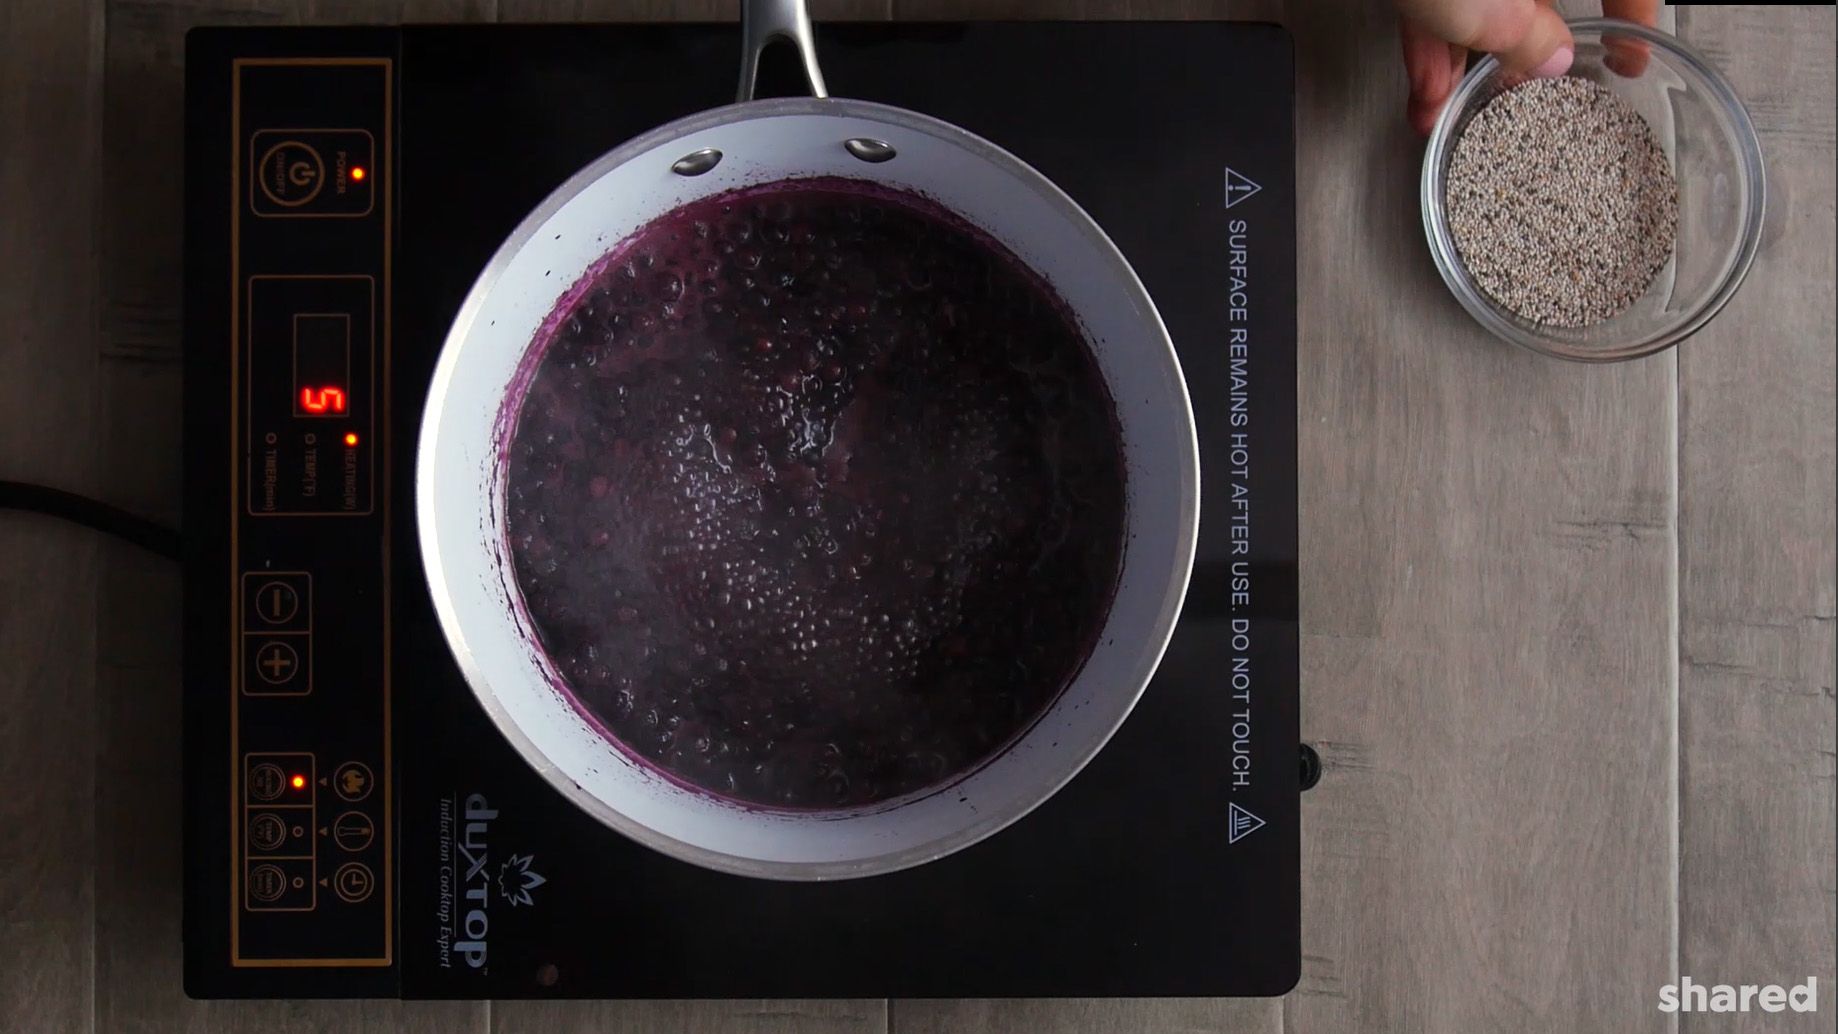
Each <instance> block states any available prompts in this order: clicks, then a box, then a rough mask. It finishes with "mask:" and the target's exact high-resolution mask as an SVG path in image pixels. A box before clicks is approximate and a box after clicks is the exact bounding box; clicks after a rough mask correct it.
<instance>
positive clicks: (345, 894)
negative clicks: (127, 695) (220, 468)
mask: <svg viewBox="0 0 1838 1034" xmlns="http://www.w3.org/2000/svg"><path fill="white" fill-rule="evenodd" d="M393 71H394V62H393V60H392V59H390V58H387V57H327V58H313V57H298V56H295V57H284V58H282V57H276V58H261V57H243V58H238V59H236V60H234V61H232V62H231V64H230V74H231V82H230V97H231V105H230V113H229V114H230V118H229V125H228V126H227V132H226V133H225V136H224V139H223V141H222V143H223V147H224V153H227V154H230V155H232V156H233V157H232V159H231V162H230V166H229V168H228V169H227V170H225V171H226V173H227V176H226V177H225V178H224V182H225V183H226V184H227V195H228V196H226V197H225V198H224V199H223V200H224V202H225V203H226V204H228V205H229V206H230V215H229V219H228V230H229V233H228V239H227V240H225V241H223V247H224V248H226V249H227V251H228V253H229V267H230V268H229V270H228V273H229V276H228V278H227V280H226V282H224V283H223V284H222V287H221V289H222V290H223V291H225V292H226V293H227V294H228V297H227V298H226V299H225V301H226V302H227V304H228V306H229V309H230V313H231V318H230V320H229V328H228V329H229V331H230V340H229V342H228V347H229V364H228V368H227V370H226V371H225V372H226V373H227V375H228V376H227V378H226V382H225V383H224V384H223V390H224V392H225V395H226V396H227V397H226V398H225V399H224V400H223V403H222V404H224V405H226V406H227V407H228V411H229V412H230V414H232V416H231V428H230V430H231V434H230V435H229V438H230V441H229V442H227V443H226V445H228V447H229V449H230V455H228V456H226V460H227V461H228V462H229V464H230V467H231V469H230V470H229V471H228V474H229V478H230V484H231V486H232V489H231V491H230V493H229V496H230V498H229V499H228V503H229V507H230V510H231V512H230V514H229V524H228V529H229V542H228V549H227V563H228V570H227V571H225V572H224V574H225V576H226V582H225V584H226V585H227V586H228V588H229V590H230V591H231V592H232V593H233V594H234V596H235V600H234V603H233V604H232V606H231V608H230V616H231V619H232V621H233V624H234V630H233V633H232V637H233V640H234V644H235V645H234V653H235V658H234V660H233V661H232V662H231V671H230V675H231V677H230V679H229V681H228V685H227V686H226V692H227V695H228V696H229V701H228V704H229V729H228V732H229V742H228V744H227V746H228V748H229V752H230V763H231V765H230V770H231V772H232V773H233V778H232V779H231V785H230V786H229V788H228V793H229V796H230V800H229V801H227V802H225V803H226V804H227V805H228V807H229V810H230V813H231V815H232V816H234V818H233V825H232V828H231V829H230V830H229V834H230V835H229V837H228V838H227V839H228V843H227V845H225V846H226V848H227V850H228V852H229V856H230V857H229V859H228V862H229V877H230V885H229V887H228V893H229V904H230V907H229V909H228V914H227V915H226V916H225V921H226V922H227V923H228V924H229V927H230V929H229V937H228V948H229V952H228V955H229V958H228V962H229V964H230V965H231V966H232V967H272V968H285V967H315V968H324V967H386V966H389V965H391V963H392V961H393V932H392V929H391V926H392V923H393V921H394V915H393V904H392V895H393V888H392V886H391V882H392V880H391V874H392V847H393V845H392V844H391V838H392V826H391V816H390V801H391V798H390V791H391V788H390V787H389V786H388V785H387V783H388V780H389V773H390V767H389V655H388V654H389V648H388V641H389V640H388V627H389V571H388V564H389V529H388V527H387V514H386V513H385V512H384V511H385V499H384V498H383V497H384V495H385V494H386V489H384V488H382V487H381V486H383V485H384V480H383V479H384V478H385V477H386V476H387V471H385V470H382V469H380V468H382V467H383V466H386V464H387V456H388V452H387V449H386V444H387V443H385V442H384V441H382V440H381V439H380V437H379V436H380V435H382V434H384V433H386V427H387V415H388V414H387V413H385V412H384V408H385V406H386V404H387V401H386V400H387V398H388V390H387V389H388V385H387V384H386V376H387V375H386V372H385V371H386V369H387V366H386V363H387V354H388V348H389V322H388V321H389V313H388V301H387V299H388V297H389V277H390V248H391V240H390V237H391V227H390V217H389V207H390V206H389V196H390V195H389V190H390V184H391V172H392V170H391V169H390V143H389V137H390V108H391V103H392V91H393V88H394V84H393V82H392V76H393Z"/></svg>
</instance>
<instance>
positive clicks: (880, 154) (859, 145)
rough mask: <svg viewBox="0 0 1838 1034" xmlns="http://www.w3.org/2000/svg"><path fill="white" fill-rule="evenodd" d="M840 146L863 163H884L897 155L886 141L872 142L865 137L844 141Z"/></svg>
mask: <svg viewBox="0 0 1838 1034" xmlns="http://www.w3.org/2000/svg"><path fill="white" fill-rule="evenodd" d="M842 146H843V148H844V149H845V150H847V151H848V152H849V153H850V154H852V155H854V156H855V157H857V158H860V159H861V160H862V161H865V162H884V161H887V160H888V159H889V158H892V157H893V156H894V155H895V154H897V153H898V152H896V151H895V150H894V149H893V145H892V144H890V143H888V142H887V141H885V140H872V139H869V138H868V137H865V136H858V137H851V138H850V139H848V140H844V141H843V142H842Z"/></svg>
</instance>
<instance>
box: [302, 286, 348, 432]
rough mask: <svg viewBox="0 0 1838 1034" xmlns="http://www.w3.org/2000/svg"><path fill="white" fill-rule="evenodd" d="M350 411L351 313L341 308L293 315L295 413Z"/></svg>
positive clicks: (329, 414)
mask: <svg viewBox="0 0 1838 1034" xmlns="http://www.w3.org/2000/svg"><path fill="white" fill-rule="evenodd" d="M350 411H351V317H350V316H349V315H348V314H346V313H342V312H338V313H333V312H303V313H299V314H297V315H296V316H294V415H295V416H304V417H336V416H344V415H345V414H346V413H348V412H350Z"/></svg>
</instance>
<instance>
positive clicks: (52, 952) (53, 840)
mask: <svg viewBox="0 0 1838 1034" xmlns="http://www.w3.org/2000/svg"><path fill="white" fill-rule="evenodd" d="M102 39H103V27H102V4H101V3H100V0H86V2H82V3H66V2H51V0H37V2H23V3H22V2H14V3H8V4H6V5H4V6H3V7H0V155H3V156H4V157H0V271H4V275H0V327H5V328H6V334H5V337H4V338H0V413H3V414H5V416H4V417H0V442H3V443H4V446H3V447H0V463H3V464H4V466H3V468H0V469H3V470H4V476H6V477H9V478H22V479H27V480H33V481H39V482H44V483H49V484H54V485H57V486H59V487H62V488H67V489H70V490H72V491H78V492H93V491H95V490H96V489H97V487H98V484H97V480H96V477H95V444H96V442H95V436H94V434H93V430H92V428H93V422H94V419H95V410H96V339H97V328H98V325H97V320H96V318H95V311H96V251H95V243H96V242H95V227H96V197H97V190H98V186H99V184H98V177H97V175H96V163H95V157H96V149H97V141H98V140H99V139H100V135H101V117H102V110H101V83H102ZM97 550H98V544H97V537H96V535H95V534H94V533H93V532H90V531H87V530H85V529H81V528H74V527H70V526H68V525H64V524H60V523H57V522H54V521H51V520H48V519H45V518H40V517H35V516H32V515H28V514H22V513H13V512H0V780H3V781H4V785H6V786H8V787H11V788H12V791H11V792H8V793H6V794H5V795H4V796H3V797H0V824H4V826H5V828H6V829H7V831H8V832H7V835H6V837H5V838H4V839H3V840H0V873H4V874H5V878H4V880H0V931H4V937H3V938H0V1003H4V1005H3V1006H0V1015H4V1016H5V1017H6V1019H5V1021H4V1022H5V1024H6V1025H7V1027H8V1029H19V1028H14V1027H13V1024H15V1023H20V1024H26V1023H30V1024H33V1025H35V1026H37V1027H38V1029H45V1030H84V1029H88V1028H89V1027H90V1026H91V1025H92V1024H93V1022H94V1011H93V998H92V995H91V987H92V980H93V974H94V939H93V937H92V934H91V929H92V926H93V924H94V921H95V897H94V888H93V885H92V883H91V879H90V873H91V871H92V867H93V865H94V862H95V852H96V844H95V826H94V821H93V818H94V808H93V802H94V788H95V783H94V778H93V772H92V770H91V764H90V761H91V757H92V751H91V729H92V727H93V724H94V717H95V666H94V664H93V663H92V658H93V657H94V651H95V588H96V557H97Z"/></svg>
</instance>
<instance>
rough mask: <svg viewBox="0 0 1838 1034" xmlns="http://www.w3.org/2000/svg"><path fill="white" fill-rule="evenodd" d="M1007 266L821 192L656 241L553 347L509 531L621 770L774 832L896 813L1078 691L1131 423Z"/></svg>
mask: <svg viewBox="0 0 1838 1034" xmlns="http://www.w3.org/2000/svg"><path fill="white" fill-rule="evenodd" d="M990 248H991V246H990V245H989V244H988V243H987V242H985V241H983V240H981V239H980V238H979V237H977V236H975V235H974V234H972V233H970V232H968V231H966V230H964V229H963V228H961V227H958V226H956V225H952V224H950V223H948V222H947V221H946V220H944V219H941V218H938V217H937V216H936V215H935V214H934V213H933V212H931V211H928V210H926V209H925V207H924V203H923V202H917V201H911V200H905V199H898V198H889V197H883V196H878V195H875V194H872V193H867V192H864V191H863V190H862V189H859V188H858V187H855V186H853V185H851V184H849V183H847V182H846V181H806V183H804V184H801V185H796V186H786V187H780V188H773V189H771V190H770V191H768V192H765V193H763V194H756V195H753V196H721V197H716V198H710V199H707V200H705V201H701V202H697V203H694V204H692V205H690V206H687V207H685V208H683V209H680V210H678V211H677V212H676V213H673V214H672V215H671V216H669V217H667V218H666V219H665V220H663V221H660V222H659V223H655V224H653V225H651V226H650V227H647V228H646V229H644V230H643V231H641V232H640V234H639V235H638V237H637V239H635V240H634V241H632V242H629V243H628V244H627V245H626V247H625V248H624V250H623V252H622V253H621V254H620V255H619V256H618V257H617V258H616V259H614V260H612V261H609V262H608V263H606V265H605V267H604V269H603V270H602V271H601V273H600V274H599V276H598V278H597V279H596V280H595V281H594V282H593V283H591V284H589V285H586V287H585V289H584V290H582V291H580V292H579V293H578V302H577V303H576V304H575V305H574V307H573V308H572V309H571V310H570V311H568V312H567V313H564V314H561V318H559V319H557V320H555V321H553V325H554V327H555V330H554V335H553V337H552V339H551V340H550V341H548V342H547V343H546V344H545V346H544V349H545V350H544V351H543V353H542V359H541V362H540V364H539V365H538V367H537V369H536V371H535V376H534V378H533V380H532V382H531V384H530V387H529V390H528V392H527V394H526V396H525V399H524V401H523V404H522V407H521V410H520V412H519V414H518V419H517V423H516V427H515V431H514V434H513V438H512V441H511V443H510V446H509V449H508V452H507V457H506V493H505V495H506V499H505V502H506V513H507V517H506V532H507V536H508V540H509V544H510V548H511V554H512V557H513V566H514V570H515V574H516V578H517V582H518V586H519V589H520V591H521V592H522V594H523V597H524V602H525V605H526V607H527V609H528V612H529V614H530V616H531V620H532V622H533V623H534V625H535V626H536V630H537V632H538V635H539V638H540V639H541V641H542V644H543V648H544V649H545V651H547V652H548V653H549V655H550V656H551V658H552V660H554V661H555V664H556V667H557V670H558V671H559V672H560V673H561V674H562V676H563V677H564V678H565V679H566V681H567V683H568V685H569V688H570V689H571V691H572V692H573V694H574V695H575V696H576V698H577V700H578V702H579V703H580V705H581V706H582V707H584V708H585V709H586V710H588V711H590V712H592V713H593V714H594V715H595V716H596V717H597V718H598V719H599V720H600V722H601V723H602V724H603V725H604V726H605V727H606V728H607V729H608V730H610V732H611V733H612V734H613V735H614V736H615V738H616V739H617V740H618V741H619V742H620V743H621V744H622V745H623V746H624V747H625V748H626V749H627V750H629V751H631V752H633V753H635V754H637V755H639V756H641V757H643V758H645V759H646V760H648V761H649V762H651V763H653V764H656V765H658V766H659V767H661V768H663V769H665V770H667V771H669V772H671V773H673V774H675V775H676V776H677V777H679V778H681V779H684V780H686V781H687V782H690V783H692V784H694V785H697V786H700V787H703V788H705V789H707V790H708V791H710V792H712V793H716V794H720V795H723V796H728V797H732V798H735V799H739V800H742V801H747V802H751V803H755V804H761V805H767V806H780V807H794V808H830V807H840V806H855V805H862V804H869V803H873V802H875V801H879V800H884V799H887V798H889V797H894V796H899V795H902V794H906V793H909V792H912V791H915V790H919V789H923V788H925V787H928V786H933V785H937V784H939V783H941V782H943V781H945V780H948V779H950V778H951V777H952V776H954V775H956V774H957V773H959V772H962V771H963V770H965V769H967V768H969V767H971V766H973V765H975V764H977V763H978V762H980V761H982V760H983V759H984V758H986V757H988V756H989V755H990V754H991V753H992V752H994V751H996V750H998V749H1000V748H1001V747H1002V746H1003V745H1004V744H1005V743H1007V742H1008V741H1009V740H1010V739H1012V737H1013V736H1014V735H1016V734H1017V733H1018V732H1019V731H1021V730H1022V729H1024V728H1025V727H1026V726H1027V725H1028V724H1029V723H1030V722H1031V721H1032V720H1033V719H1034V718H1035V717H1036V716H1037V715H1038V714H1039V713H1040V712H1041V711H1042V710H1043V709H1044V708H1045V707H1046V706H1047V705H1048V704H1050V703H1051V701H1052V700H1053V698H1054V697H1055V696H1056V695H1057V693H1058V691H1059V690H1060V688H1061V687H1062V686H1063V685H1064V683H1065V682H1066V680H1067V679H1068V678H1069V677H1070V676H1071V675H1072V674H1073V673H1074V672H1075V671H1076V670H1077V668H1078V666H1079V665H1080V664H1081V663H1082V662H1083V658H1084V656H1085V654H1086V653H1087V652H1089V649H1090V646H1091V643H1092V639H1093V637H1094V636H1095V634H1096V631H1097V629H1098V627H1099V625H1100V624H1101V623H1102V619H1103V617H1104V614H1105V613H1106V611H1107V608H1108V606H1109V600H1110V595H1111V592H1112V589H1113V587H1114V584H1115V578H1116V573H1117V570H1118V566H1119V563H1120V556H1121V548H1122V529H1123V476H1124V475H1123V468H1122V459H1121V456H1120V454H1119V453H1118V449H1117V435H1116V423H1115V413H1114V408H1113V406H1112V403H1111V401H1110V399H1109V398H1108V396H1107V394H1106V392H1105V389H1104V386H1103V384H1102V381H1101V379H1100V378H1099V376H1098V374H1097V371H1096V367H1095V364H1094V362H1093V361H1092V358H1091V356H1090V354H1089V351H1088V349H1087V346H1086V345H1085V343H1084V342H1083V340H1082V338H1081V337H1080V336H1079V334H1078V332H1077V330H1076V329H1075V328H1074V327H1073V325H1072V324H1071V323H1070V321H1069V320H1068V319H1067V318H1066V316H1065V314H1064V309H1063V306H1062V305H1061V304H1060V303H1059V302H1058V301H1057V300H1056V299H1054V298H1053V297H1052V296H1051V295H1050V293H1048V292H1047V291H1046V290H1045V289H1044V288H1043V287H1042V286H1041V285H1040V284H1039V283H1038V282H1037V281H1036V280H1035V279H1034V278H1033V276H1032V274H1030V273H1028V272H1026V271H1025V270H1024V269H1023V268H1022V267H1020V266H1019V265H1018V264H1017V263H1016V262H1015V261H1014V260H1013V259H1012V258H1009V257H1006V256H1004V255H1000V254H997V253H995V252H992V251H991V250H990Z"/></svg>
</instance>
